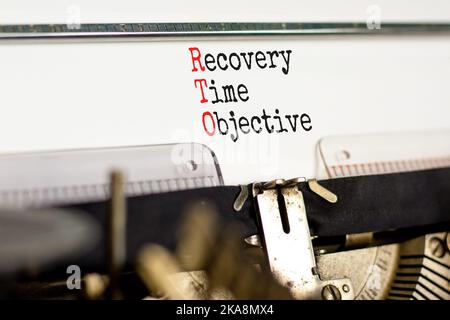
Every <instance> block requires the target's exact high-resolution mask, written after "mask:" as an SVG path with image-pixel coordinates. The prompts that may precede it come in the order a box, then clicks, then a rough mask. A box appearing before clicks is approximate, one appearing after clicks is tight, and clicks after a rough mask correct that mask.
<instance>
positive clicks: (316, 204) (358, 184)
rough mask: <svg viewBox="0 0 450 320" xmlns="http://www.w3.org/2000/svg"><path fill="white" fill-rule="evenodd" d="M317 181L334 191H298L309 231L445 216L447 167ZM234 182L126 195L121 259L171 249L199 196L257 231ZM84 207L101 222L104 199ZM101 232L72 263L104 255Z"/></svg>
mask: <svg viewBox="0 0 450 320" xmlns="http://www.w3.org/2000/svg"><path fill="white" fill-rule="evenodd" d="M319 183H320V184H321V185H322V186H324V187H325V188H327V189H329V190H330V191H332V192H333V193H335V194H337V196H338V202H337V203H335V204H332V203H328V202H326V201H325V200H324V199H322V198H321V197H319V196H318V195H316V194H315V193H313V192H312V191H311V190H310V189H309V187H308V185H307V183H301V184H300V185H299V188H300V190H301V191H302V192H303V196H304V200H305V205H306V211H307V215H308V221H309V225H310V227H311V232H312V234H314V235H317V236H339V235H345V234H352V233H360V232H369V231H373V232H376V231H387V230H391V229H404V228H411V227H421V226H423V227H425V226H429V225H435V224H439V223H446V224H448V222H449V221H450V168H443V169H432V170H424V171H414V172H405V173H393V174H383V175H371V176H359V177H349V178H339V179H331V180H322V181H320V182H319ZM239 192H240V187H237V186H221V187H212V188H201V189H194V190H184V191H175V192H169V193H161V194H152V195H146V196H138V197H130V198H128V199H127V208H128V216H127V228H126V230H127V236H126V239H127V262H128V263H129V264H133V262H134V259H135V256H136V254H137V252H138V250H139V249H140V248H141V247H142V245H144V244H146V243H157V244H160V245H163V246H166V247H168V248H169V249H174V248H175V246H176V243H177V239H178V230H179V227H180V225H181V224H182V223H183V221H184V218H185V216H186V214H187V212H188V210H187V209H188V208H189V207H190V206H191V205H192V204H194V203H196V202H199V201H207V202H208V203H209V204H210V205H212V206H213V207H215V209H216V211H217V213H218V215H219V217H220V218H221V219H222V220H223V222H224V223H226V222H230V221H234V222H239V223H240V225H241V226H242V228H240V230H239V232H240V233H241V235H242V238H245V237H247V236H250V235H253V234H256V233H258V228H257V224H256V216H255V215H256V213H255V210H254V205H253V199H252V197H251V192H250V193H249V194H250V196H249V198H248V199H247V201H246V202H245V203H244V206H243V208H242V209H241V210H240V211H239V212H236V211H234V209H233V203H234V201H235V199H236V197H237V196H238V194H239ZM74 207H75V208H77V209H81V210H83V211H85V212H87V213H89V214H90V215H91V216H92V217H93V218H95V219H96V220H97V221H99V223H100V224H101V225H102V226H105V225H106V212H107V210H108V207H109V205H108V202H107V201H105V202H96V203H86V204H78V205H75V206H71V208H74ZM105 247H106V246H105V237H102V241H100V243H99V245H98V246H97V248H96V249H95V250H94V251H93V252H91V253H90V254H89V255H88V256H85V257H84V258H82V259H81V260H80V261H77V264H79V265H82V266H83V267H86V268H88V269H89V268H91V267H92V268H98V267H99V266H103V265H104V261H105Z"/></svg>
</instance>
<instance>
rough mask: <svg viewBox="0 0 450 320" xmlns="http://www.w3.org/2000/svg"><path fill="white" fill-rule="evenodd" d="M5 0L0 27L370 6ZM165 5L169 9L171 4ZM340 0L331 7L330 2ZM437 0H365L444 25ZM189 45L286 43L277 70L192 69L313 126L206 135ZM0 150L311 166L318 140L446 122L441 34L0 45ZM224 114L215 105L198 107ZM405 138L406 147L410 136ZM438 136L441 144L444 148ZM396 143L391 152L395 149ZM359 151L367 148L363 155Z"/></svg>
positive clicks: (388, 12)
mask: <svg viewBox="0 0 450 320" xmlns="http://www.w3.org/2000/svg"><path fill="white" fill-rule="evenodd" d="M91 2H92V1H70V2H68V1H67V2H66V1H48V0H47V1H5V0H3V1H2V2H0V22H1V23H49V22H52V23H56V22H60V23H64V21H65V19H66V18H67V17H66V12H65V9H66V5H68V4H76V3H78V4H81V6H80V7H81V17H82V21H81V22H82V23H83V22H130V21H138V22H154V21H174V22H177V21H239V20H245V21H282V20H286V21H287V20H291V21H350V20H354V21H364V19H365V17H366V11H365V10H366V8H367V5H372V4H374V2H372V1H327V2H325V1H311V2H307V1H300V2H291V1H287V2H285V3H283V4H279V3H278V2H275V1H252V2H246V3H245V5H244V4H242V3H241V2H239V1H227V2H220V5H219V3H218V4H217V5H214V6H212V4H211V3H212V2H207V1H197V2H195V1H194V2H189V3H187V2H186V3H185V2H184V1H178V2H173V1H172V2H169V3H167V2H162V1H160V2H158V3H157V4H156V3H155V4H153V2H149V1H148V2H147V1H145V2H144V1H121V2H117V1H97V2H95V3H91ZM174 3H175V4H174ZM344 3H345V5H343V4H344ZM449 3H450V2H448V1H433V2H429V1H414V2H411V1H395V2H393V1H377V2H376V4H378V5H379V6H380V8H381V15H382V18H383V21H386V20H396V21H411V20H414V21H431V20H432V21H443V20H447V21H448V20H449V19H448V18H449V15H450V7H449ZM190 46H197V47H199V48H200V49H201V50H202V51H203V52H205V53H206V52H213V53H214V52H215V53H217V52H220V51H223V52H232V51H238V52H240V51H241V50H242V51H255V50H272V49H274V50H286V49H291V50H293V53H292V56H291V66H290V73H289V75H288V76H285V75H283V74H282V73H281V71H280V70H279V69H275V70H271V71H268V70H264V71H257V70H253V71H250V72H249V71H246V72H240V73H236V72H226V73H213V74H212V73H211V74H205V76H206V77H207V78H214V79H215V80H216V81H217V82H220V83H235V84H236V83H241V82H242V83H245V84H246V85H247V86H248V88H249V92H250V101H249V102H247V103H245V104H236V105H235V106H233V107H232V109H233V110H234V111H235V112H236V113H237V114H240V113H242V114H246V115H253V114H255V115H256V114H259V113H260V111H261V110H262V108H266V109H267V110H270V111H271V112H273V110H274V109H275V107H277V108H279V109H280V110H281V112H282V113H303V112H307V113H308V114H310V116H311V118H312V123H313V130H312V131H311V132H309V133H302V132H300V133H296V134H290V135H288V134H285V135H271V136H270V135H263V134H262V135H259V136H258V137H257V136H256V135H248V136H246V137H242V138H241V139H240V140H239V141H238V142H237V143H234V142H232V141H231V139H230V138H229V137H213V138H210V137H208V136H206V135H205V134H204V132H203V129H202V126H201V114H202V112H203V110H204V108H205V107H204V106H201V105H200V104H199V96H198V92H197V91H196V90H195V88H194V83H193V80H194V78H195V77H196V75H195V74H193V73H192V72H191V68H192V65H191V61H190V56H189V51H188V48H189V47H190ZM0 70H1V72H0V108H1V117H0V139H1V140H0V142H1V143H0V152H3V153H7V152H16V151H35V150H55V149H73V148H86V147H104V146H126V145H145V144H160V143H174V142H190V141H195V142H201V143H205V144H206V145H208V146H209V147H211V148H212V149H213V150H214V151H215V152H216V153H217V157H218V159H219V162H220V163H221V167H222V170H223V174H224V178H225V182H226V183H230V184H231V183H247V182H251V181H255V180H265V179H271V178H279V177H284V178H290V177H294V176H307V177H311V176H313V175H314V174H315V165H316V162H315V161H316V159H315V152H314V151H315V146H316V144H317V142H318V141H319V139H320V138H322V137H324V136H330V135H344V134H345V135H347V134H349V135H361V134H366V133H377V132H408V131H419V132H421V131H430V130H432V131H433V130H448V129H450V106H449V104H450V90H449V84H450V38H449V36H442V37H437V36H427V37H424V36H415V37H398V36H396V37H382V38H379V37H307V38H305V37H300V38H296V39H291V40H289V41H287V40H260V41H255V40H251V41H246V42H243V41H226V42H221V43H218V42H212V41H194V40H192V41H189V42H169V43H162V42H133V43H77V44H74V43H48V44H47V43H39V44H34V43H25V44H23V43H3V44H0ZM206 108H207V109H210V110H211V111H213V110H220V111H222V112H223V114H226V112H227V110H229V109H230V107H228V106H218V107H214V108H212V107H206ZM411 143H414V141H411ZM449 143H450V142H449ZM398 147H399V148H401V146H398ZM368 152H370V150H368Z"/></svg>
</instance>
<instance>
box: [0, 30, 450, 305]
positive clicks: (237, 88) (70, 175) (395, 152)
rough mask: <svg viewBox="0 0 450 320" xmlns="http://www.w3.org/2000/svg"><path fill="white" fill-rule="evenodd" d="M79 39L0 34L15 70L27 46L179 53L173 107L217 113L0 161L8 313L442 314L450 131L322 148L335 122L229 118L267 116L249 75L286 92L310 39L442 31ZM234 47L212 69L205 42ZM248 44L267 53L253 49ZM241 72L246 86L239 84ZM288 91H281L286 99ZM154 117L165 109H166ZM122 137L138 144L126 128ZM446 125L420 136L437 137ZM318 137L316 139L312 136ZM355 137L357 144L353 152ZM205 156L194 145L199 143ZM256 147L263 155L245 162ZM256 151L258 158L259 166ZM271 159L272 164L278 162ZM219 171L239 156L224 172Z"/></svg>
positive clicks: (402, 133)
mask: <svg viewBox="0 0 450 320" xmlns="http://www.w3.org/2000/svg"><path fill="white" fill-rule="evenodd" d="M72 27H73V26H70V27H69V26H68V25H34V26H31V25H22V26H15V25H3V26H0V36H1V41H3V42H2V44H1V45H3V46H4V47H5V48H6V49H7V50H11V52H12V51H13V50H14V49H17V47H15V46H16V45H17V43H21V42H22V41H24V42H25V46H30V45H33V44H35V45H36V46H38V45H39V44H42V47H41V49H42V50H44V51H45V50H47V49H46V46H48V45H49V43H51V42H52V41H54V40H56V41H57V42H58V43H60V44H61V46H62V48H64V47H67V46H71V45H74V43H78V44H79V42H80V41H81V42H83V46H84V45H90V44H91V45H92V46H99V45H98V43H97V42H100V43H103V42H106V46H114V45H117V48H116V49H117V50H124V51H123V53H124V54H125V55H126V54H129V53H127V52H126V51H127V50H128V49H127V48H126V46H124V44H129V45H130V46H136V45H137V46H139V45H143V48H145V46H146V45H147V42H151V43H154V40H157V41H161V43H162V44H165V45H166V46H167V47H170V46H172V47H173V46H176V45H173V43H178V41H181V43H182V44H181V45H179V46H180V47H181V48H182V49H180V50H182V52H183V56H184V57H187V59H185V61H184V62H183V63H180V65H179V66H178V65H177V62H172V63H173V64H174V65H176V66H177V67H179V68H180V70H185V69H186V70H187V71H189V72H188V73H186V72H180V75H181V76H180V78H181V80H180V79H177V80H175V81H189V83H191V84H192V86H193V90H192V92H190V91H189V93H186V92H187V91H184V90H181V91H180V95H181V96H183V97H184V98H186V97H188V98H189V99H192V101H194V99H195V101H196V103H199V104H201V105H202V106H203V104H204V103H205V104H206V106H207V107H208V108H210V109H209V110H206V109H205V110H206V111H205V110H203V109H202V110H201V111H202V112H196V113H195V120H194V122H195V123H196V124H198V128H197V127H196V128H195V129H192V130H190V129H189V130H187V131H188V132H189V133H193V135H192V136H189V137H186V135H185V133H186V131H183V130H184V129H186V128H189V125H190V124H189V125H183V124H180V123H182V122H180V121H181V120H182V118H184V117H186V118H187V119H188V120H189V119H191V118H192V117H194V116H192V115H191V114H189V115H187V116H186V114H187V112H188V111H180V113H179V114H177V116H176V119H174V117H171V111H167V110H166V111H167V112H166V111H161V113H162V114H163V115H164V117H162V116H161V117H160V116H159V115H157V114H153V115H152V116H153V118H152V119H153V120H152V119H149V121H150V122H151V126H156V124H155V122H160V123H159V126H158V130H159V131H158V130H155V131H145V132H146V133H149V132H151V133H155V135H154V136H152V137H149V138H148V141H150V142H151V143H150V144H147V143H141V145H140V146H135V147H110V148H87V149H79V150H67V151H51V152H22V153H5V154H4V155H2V156H1V157H0V204H1V207H2V210H1V212H0V219H1V220H2V221H3V222H2V223H1V226H0V238H1V239H2V240H3V241H1V243H2V244H1V246H0V258H1V259H0V261H1V264H0V275H1V279H2V280H1V288H0V294H1V295H2V296H3V297H7V298H10V297H12V298H19V299H27V298H43V299H47V298H48V299H54V298H60V299H108V298H113V299H120V298H124V299H228V298H231V299H322V300H350V299H363V300H376V299H418V300H420V299H441V300H449V299H450V285H449V279H450V248H449V246H450V226H449V222H450V212H449V211H448V210H450V204H449V200H448V196H447V195H448V194H449V191H450V183H449V182H448V181H450V179H449V175H450V171H449V170H450V169H449V167H450V144H449V143H448V141H450V133H449V131H448V130H416V131H414V130H407V128H410V127H409V125H410V124H411V125H415V124H417V122H415V121H416V120H417V119H416V117H419V116H418V115H405V118H406V120H405V123H406V124H404V127H401V128H400V130H398V131H397V132H394V131H396V130H393V128H394V127H395V125H394V124H393V123H391V124H389V123H388V122H389V119H387V120H386V121H387V123H386V126H387V127H389V126H391V127H390V128H391V130H387V131H388V132H387V133H383V134H369V133H367V132H366V130H365V129H361V128H359V129H358V128H356V129H355V128H353V129H352V130H349V132H350V133H351V134H343V133H344V132H346V131H345V130H337V132H339V134H331V135H330V134H322V131H320V132H318V133H316V131H314V130H316V126H318V127H319V128H320V127H321V122H320V121H325V123H332V122H333V123H334V122H335V121H332V120H323V119H322V118H321V117H322V115H318V114H314V111H311V109H308V108H306V109H305V110H302V109H301V108H300V107H297V106H292V105H289V106H287V107H286V105H285V102H286V101H289V99H288V98H284V102H283V103H280V106H276V107H274V108H273V109H270V110H269V107H267V106H266V107H265V106H262V107H261V108H259V106H256V105H254V106H251V107H250V110H247V111H242V108H240V106H242V105H246V103H247V101H249V100H250V101H253V100H252V99H254V98H256V100H257V101H258V103H261V101H264V103H266V102H268V103H269V104H270V103H274V102H275V101H276V100H273V99H272V98H270V97H271V96H275V94H273V95H269V93H264V94H263V99H260V100H258V90H260V91H264V89H265V88H266V87H264V85H262V84H261V83H263V82H264V81H261V82H258V78H259V77H260V76H262V75H260V74H259V73H258V74H257V75H256V76H255V75H253V76H248V74H250V73H251V72H252V70H253V71H255V69H258V68H259V69H260V70H259V69H258V71H257V72H262V71H264V72H266V71H267V72H268V73H270V77H271V79H272V80H270V81H273V82H280V83H282V82H283V81H284V80H283V79H284V78H283V77H286V76H288V75H289V73H290V72H291V73H294V77H295V72H298V66H299V65H295V55H296V53H297V52H298V50H299V49H305V50H306V51H307V50H308V46H305V47H304V48H302V47H301V46H299V47H296V46H295V45H294V46H292V45H290V42H291V41H293V42H295V41H299V39H301V37H302V36H304V35H307V34H310V33H312V32H313V33H314V34H316V35H324V36H330V35H336V34H342V35H344V34H345V35H346V36H349V35H358V36H360V37H364V36H369V37H372V36H373V35H372V34H373V33H376V34H377V36H381V37H382V36H384V35H388V36H389V35H392V34H394V35H398V34H402V33H407V32H410V33H411V34H420V35H422V34H424V33H425V34H428V33H430V34H432V33H433V32H435V33H437V34H444V36H443V37H448V36H447V34H448V32H449V30H450V28H449V27H448V25H443V24H441V25H437V24H431V25H426V24H411V25H406V24H388V25H385V26H384V27H383V28H381V29H376V30H374V29H368V28H367V26H366V25H363V24H359V25H358V24H301V23H247V24H239V23H211V24H207V23H198V24H193V23H180V24H177V23H169V24H167V23H166V24H156V23H154V24H152V23H136V24H135V23H130V24H85V25H80V26H79V27H75V28H72ZM198 37H200V38H202V40H201V41H204V40H208V41H205V42H204V43H205V45H197V44H196V43H194V42H193V40H192V39H196V38H198ZM278 37H279V38H281V39H282V40H281V42H280V41H279V40H280V39H278ZM299 37H300V38H299ZM230 39H231V44H230V47H229V48H228V47H227V45H224V44H223V43H221V44H220V46H219V48H218V50H216V51H214V48H215V46H214V41H228V40H230ZM235 39H239V40H242V39H248V40H249V41H253V42H250V44H248V45H247V46H248V47H246V48H245V49H244V50H242V51H237V49H238V48H239V47H240V46H241V43H238V42H236V40H235ZM259 39H270V41H273V42H270V41H269V42H266V43H265V42H262V43H258V42H257V41H259ZM377 39H378V38H377ZM445 39H446V40H445V41H448V39H447V38H445ZM130 40H132V41H130ZM165 40H171V41H166V42H165ZM172 40H176V41H172ZM183 41H184V42H183ZM264 41H265V40H264ZM312 41H315V39H313V40H312ZM364 41H365V40H364ZM300 42H301V41H300ZM369 42H370V40H369ZM211 43H213V44H211ZM202 44H203V42H202ZM280 45H281V47H282V48H281V49H279V50H278V49H277V50H276V49H275V47H277V46H280ZM322 45H323V44H322ZM260 47H265V48H267V49H264V50H262V49H260ZM39 48H40V47H39V46H38V49H37V50H40V49H39ZM124 48H125V49H124ZM289 48H293V49H289ZM98 49H99V52H100V51H102V50H104V49H102V48H100V47H99V48H98ZM150 49H151V48H150V47H147V48H146V49H144V50H145V51H146V52H150V51H148V50H150ZM178 49H179V48H176V47H175V51H177V50H178ZM385 49H386V48H385ZM385 49H380V50H381V51H383V50H385ZM434 49H436V48H434ZM62 50H63V51H64V50H65V49H62ZM77 50H81V51H80V52H82V50H84V49H82V48H81V47H80V48H79V49H77ZM357 50H361V48H360V49H357ZM212 51H214V52H212ZM225 51H226V53H225ZM5 52H6V51H5ZM336 53H337V55H339V54H343V52H342V51H339V50H337V51H336ZM7 54H8V53H7ZM37 54H39V53H37ZM311 55H314V52H311ZM344 55H345V53H344ZM158 56H159V59H160V57H161V52H159V53H158ZM174 57H175V56H168V57H167V61H171V60H170V59H171V58H174ZM444 58H445V56H444ZM136 59H139V57H137V58H136ZM175 60H176V59H175ZM162 61H163V62H164V59H163V60H162ZM344 61H345V62H346V63H349V62H348V61H347V60H344ZM386 61H387V60H386ZM332 62H333V61H331V63H332ZM325 63H330V61H325ZM422 63H424V62H423V61H422ZM156 64H158V63H156ZM424 65H426V64H424ZM354 67H355V66H354ZM357 67H358V63H356V68H357ZM384 67H389V64H386V65H385V66H384ZM100 68H101V67H100ZM245 68H246V70H245V72H247V73H244V75H243V78H242V83H233V82H236V79H238V75H239V77H240V76H242V72H243V71H242V70H244V69H245ZM296 68H297V69H296ZM205 70H207V71H210V72H217V71H219V72H223V74H225V75H222V74H220V75H218V76H215V73H214V74H213V77H214V78H206V77H205V78H200V77H195V79H194V78H192V76H191V72H199V71H205ZM397 71H398V70H397ZM175 74H176V73H175ZM444 76H445V74H444V75H443V77H444ZM101 79H103V80H105V78H101ZM289 79H292V78H289ZM294 80H296V79H294ZM297 80H298V79H297ZM325 80H326V79H325ZM86 81H89V80H86ZM290 81H293V80H290ZM313 81H314V79H313ZM294 82H295V81H294ZM291 84H292V82H289V83H287V84H286V85H285V86H286V87H287V88H289V89H293V88H292V87H291ZM175 85H176V86H177V85H179V83H178V82H176V83H175ZM259 85H261V87H258V86H259ZM303 85H305V84H304V83H303ZM413 85H420V83H418V84H413ZM81 87H83V86H81ZM155 88H157V87H155ZM164 90H165V89H162V91H163V93H167V91H164ZM156 91H157V90H156ZM255 91H256V93H255ZM276 91H281V94H283V92H284V91H283V90H281V89H280V90H276ZM291 91H292V90H291ZM294 91H295V90H294ZM84 94H86V92H84ZM155 94H158V93H155ZM266 94H267V95H266ZM194 96H195V98H193V97H194ZM444 98H445V97H444ZM168 99H169V100H170V99H177V98H173V97H169V98H168ZM132 100H133V99H132ZM156 100H158V101H159V102H160V103H162V102H163V101H164V99H161V97H159V96H158V97H157V99H156ZM197 100H198V101H197ZM5 101H7V99H6V100H5ZM49 101H50V104H51V103H54V102H55V101H52V100H51V99H50V100H49ZM291 101H295V100H294V99H291ZM171 102H173V101H172V100H171ZM217 105H219V106H225V105H226V106H230V107H229V108H227V109H223V108H222V109H220V108H218V107H217V108H216V106H217ZM162 107H163V108H166V107H167V106H162ZM283 107H285V108H284V109H283ZM130 108H131V107H130ZM214 108H215V109H214ZM380 108H381V107H380ZM387 108H388V109H389V107H387ZM136 110H137V109H133V110H132V111H133V112H136ZM349 110H350V111H352V110H353V109H351V108H350V109H349ZM347 111H348V110H347ZM353 111H354V110H353ZM432 111H433V112H436V111H442V110H441V108H440V107H436V109H433V110H432ZM112 112H114V111H112ZM185 112H186V114H185ZM332 112H333V111H331V110H328V114H329V113H332ZM343 112H345V110H343ZM368 112H369V111H368ZM392 112H393V113H394V115H392V117H395V116H396V114H395V111H392ZM447 112H448V111H447ZM369 113H370V115H371V116H374V115H375V114H374V113H373V114H372V113H371V112H369ZM416 113H419V112H416ZM145 115H146V116H148V114H145ZM116 116H119V118H120V114H119V113H118V114H112V115H111V117H112V119H113V120H111V121H116V120H117V118H116ZM316 116H317V117H316ZM397 116H398V115H397ZM125 117H126V116H125ZM335 117H336V119H335V120H336V122H341V124H342V126H345V125H348V123H343V121H344V122H345V119H344V118H345V117H344V118H339V117H338V116H337V115H335ZM361 117H362V118H364V116H363V115H361ZM377 117H378V116H374V118H376V119H382V118H383V117H384V116H379V117H378V118H377ZM388 117H389V115H386V118H388ZM444 117H445V115H444ZM317 118H321V120H318V119H317ZM331 118H333V117H331ZM439 118H441V117H439ZM154 119H156V120H154ZM180 119H181V120H180ZM343 119H344V120H343ZM355 119H357V118H353V120H355ZM353 120H352V121H353ZM171 121H174V122H176V124H173V125H172V123H171ZM365 121H366V124H367V126H368V127H369V129H368V132H372V131H374V130H371V129H370V122H371V121H367V119H366V120H365ZM436 121H438V120H436ZM163 122H164V125H161V123H163ZM117 123H119V122H117ZM117 123H116V124H117ZM125 123H127V125H126V126H125V127H126V128H128V129H130V131H133V129H132V128H131V127H132V124H133V123H134V122H133V121H132V122H129V121H128V122H127V120H125ZM443 123H444V125H443V126H440V125H431V124H430V126H431V128H434V127H438V128H439V129H440V128H442V127H445V125H447V127H448V123H445V122H443ZM130 125H131V126H130ZM139 125H140V122H139V119H138V120H136V126H139ZM402 125H403V124H402ZM86 127H89V123H87V124H86ZM356 127H358V126H356ZM102 128H105V129H106V130H109V129H108V127H107V126H103V127H102ZM161 128H168V129H167V130H169V131H170V133H174V134H175V135H174V136H173V137H172V138H171V139H165V138H164V139H160V140H161V141H164V142H165V143H166V142H168V140H170V143H166V144H159V143H156V141H159V138H160V137H162V135H164V134H162V135H161V133H160V131H161ZM180 128H181V129H182V130H180V131H179V132H178V133H180V134H178V136H177V135H176V133H177V132H176V131H177V130H178V129H180ZM313 128H314V129H313ZM330 128H333V125H330ZM421 128H422V127H421ZM68 129H70V128H68ZM116 129H118V130H120V129H121V127H120V125H119V126H116V127H115V128H114V130H116ZM197 129H199V130H197ZM425 129H428V128H425ZM88 130H90V129H89V128H88ZM114 130H113V131H114ZM149 130H150V129H149ZM319 130H323V132H326V131H327V130H325V129H324V128H323V126H322V128H321V129H319ZM358 130H359V131H361V132H363V133H361V134H359V133H358V134H356V133H355V132H358ZM335 131H336V130H335ZM110 132H111V131H110ZM199 132H200V133H199ZM139 133H141V132H140V131H139V130H136V131H133V132H131V133H130V136H133V135H135V136H134V137H136V135H137V134H139ZM308 133H310V134H311V135H309V136H308V135H307V134H308ZM36 134H37V135H39V133H36ZM158 134H159V136H158ZM166 134H169V133H167V132H166ZM195 134H199V135H200V137H199V136H195ZM283 135H284V136H283ZM121 136H123V135H121ZM286 136H289V138H284V137H286ZM261 137H266V138H261ZM280 137H281V138H280ZM31 139H32V138H31ZM208 139H216V140H214V141H213V140H208ZM219 139H220V141H219ZM19 140H20V139H19ZM131 140H133V139H131ZM198 140H199V141H201V142H202V143H194V142H192V141H198ZM121 141H123V142H124V143H119V145H120V144H122V145H127V139H125V140H121ZM133 141H134V140H133ZM138 141H144V140H138ZM145 141H147V140H145ZM186 141H187V142H186ZM261 141H262V142H261ZM104 142H105V144H106V145H115V144H116V143H111V141H107V140H105V141H104ZM153 142H155V143H153ZM21 143H22V146H23V148H24V149H26V147H25V146H26V144H23V141H22V142H21ZM100 144H101V143H100ZM239 144H240V145H239ZM255 144H256V145H257V148H256V149H251V148H253V146H254V145H255ZM239 148H240V149H239ZM56 149H63V148H56ZM231 149H233V150H234V151H230V150H231ZM243 149H249V150H247V151H248V152H247V153H245V154H250V155H251V157H253V158H257V159H258V160H257V162H256V163H252V162H251V161H252V160H254V159H249V158H245V159H243V160H242V159H239V152H243V151H242V150H243ZM236 150H238V151H236ZM261 150H263V151H264V150H265V151H266V152H267V154H263V155H262V156H261V154H258V152H261ZM273 152H277V153H279V157H281V160H280V159H279V158H278V157H275V158H273ZM230 153H231V154H233V153H234V155H233V156H232V158H233V159H231V160H230V159H229V158H227V157H228V155H229V154H230ZM255 155H257V156H255ZM300 155H301V157H300ZM266 156H267V158H268V160H267V161H266V159H265V157H266ZM236 158H237V159H236ZM300 158H302V159H300ZM297 161H298V163H301V164H303V165H305V167H306V168H308V169H306V170H305V171H306V172H309V173H306V174H307V175H308V176H307V177H303V176H300V177H296V176H293V174H295V173H297V172H302V171H301V168H299V166H297V165H294V164H295V163H296V162H297ZM243 163H244V165H243ZM239 168H240V169H239ZM312 168H314V169H312ZM286 173H288V174H289V175H286ZM227 175H228V176H227ZM250 177H251V178H250ZM267 177H271V178H272V179H266V178H267ZM281 177H283V179H281ZM273 178H280V179H273ZM235 182H236V183H235Z"/></svg>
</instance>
